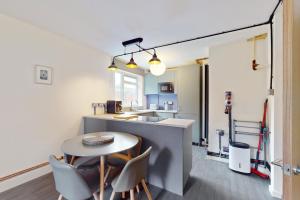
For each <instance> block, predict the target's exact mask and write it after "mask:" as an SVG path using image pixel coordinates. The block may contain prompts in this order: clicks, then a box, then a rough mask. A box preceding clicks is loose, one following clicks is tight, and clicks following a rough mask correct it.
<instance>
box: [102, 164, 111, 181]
mask: <svg viewBox="0 0 300 200" xmlns="http://www.w3.org/2000/svg"><path fill="white" fill-rule="evenodd" d="M111 169H112V167H111V166H109V167H108V169H107V172H106V174H105V176H104V183H106V181H107V178H108V175H109V173H110V171H111Z"/></svg>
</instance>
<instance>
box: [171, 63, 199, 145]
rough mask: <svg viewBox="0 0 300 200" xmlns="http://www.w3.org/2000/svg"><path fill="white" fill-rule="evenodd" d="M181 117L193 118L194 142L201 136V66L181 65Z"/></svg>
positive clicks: (178, 79)
mask: <svg viewBox="0 0 300 200" xmlns="http://www.w3.org/2000/svg"><path fill="white" fill-rule="evenodd" d="M176 80H177V81H176V82H177V99H178V114H176V116H175V117H176V118H179V119H193V120H195V123H194V125H193V142H195V143H199V137H200V67H199V66H198V65H188V66H183V67H179V68H178V69H177V74H176Z"/></svg>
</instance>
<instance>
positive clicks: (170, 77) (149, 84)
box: [144, 70, 176, 95]
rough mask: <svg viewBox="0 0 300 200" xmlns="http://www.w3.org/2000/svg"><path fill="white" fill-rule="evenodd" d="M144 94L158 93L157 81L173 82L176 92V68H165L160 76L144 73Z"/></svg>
mask: <svg viewBox="0 0 300 200" xmlns="http://www.w3.org/2000/svg"><path fill="white" fill-rule="evenodd" d="M144 80H145V95H147V94H158V83H162V82H172V83H173V84H174V88H175V93H176V70H167V71H166V72H165V73H164V74H163V75H161V76H154V75H152V74H150V73H149V74H146V75H145V78H144Z"/></svg>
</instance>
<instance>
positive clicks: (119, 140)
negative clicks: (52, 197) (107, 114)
mask: <svg viewBox="0 0 300 200" xmlns="http://www.w3.org/2000/svg"><path fill="white" fill-rule="evenodd" d="M142 146H143V138H142V137H140V136H137V135H134V134H129V133H125V132H112V131H102V132H92V133H88V134H82V135H78V136H75V137H72V138H70V139H67V140H65V141H64V142H63V143H62V145H61V151H62V152H63V153H64V159H63V160H59V159H58V158H56V157H55V156H54V155H50V156H49V164H50V166H51V168H52V172H53V177H54V182H55V188H56V190H57V192H58V193H59V196H58V200H62V199H74V200H77V199H78V200H79V199H90V198H94V199H95V200H104V199H110V200H113V199H115V197H116V196H117V195H120V196H121V198H122V199H124V198H126V197H127V196H130V200H135V199H136V194H137V193H140V192H142V190H144V192H145V193H146V196H147V199H148V200H152V195H151V193H150V191H149V189H148V186H147V176H148V175H147V174H148V165H149V158H150V155H151V151H152V147H151V146H147V147H146V148H143V149H145V151H142ZM108 187H111V188H112V192H111V194H110V196H105V195H107V193H105V190H106V188H108Z"/></svg>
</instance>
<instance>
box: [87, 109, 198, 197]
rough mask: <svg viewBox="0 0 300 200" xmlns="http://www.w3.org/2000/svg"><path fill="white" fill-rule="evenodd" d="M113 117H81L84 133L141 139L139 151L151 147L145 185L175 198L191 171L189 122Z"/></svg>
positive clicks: (156, 118) (179, 193) (190, 123)
mask: <svg viewBox="0 0 300 200" xmlns="http://www.w3.org/2000/svg"><path fill="white" fill-rule="evenodd" d="M114 117H115V115H114V114H103V115H91V116H85V117H84V133H91V132H99V131H117V132H126V133H131V134H134V135H138V136H141V137H142V138H143V150H145V149H146V148H147V147H148V146H152V147H153V149H152V153H151V157H150V161H149V172H148V182H149V183H150V184H152V185H154V186H157V187H160V188H163V189H166V190H168V191H170V192H173V193H175V194H178V195H183V190H184V186H185V185H186V182H187V180H188V177H189V173H190V171H191V168H192V125H193V123H194V121H193V120H186V119H172V118H169V119H162V118H158V117H147V116H139V117H137V118H134V119H129V120H124V119H116V118H114Z"/></svg>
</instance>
